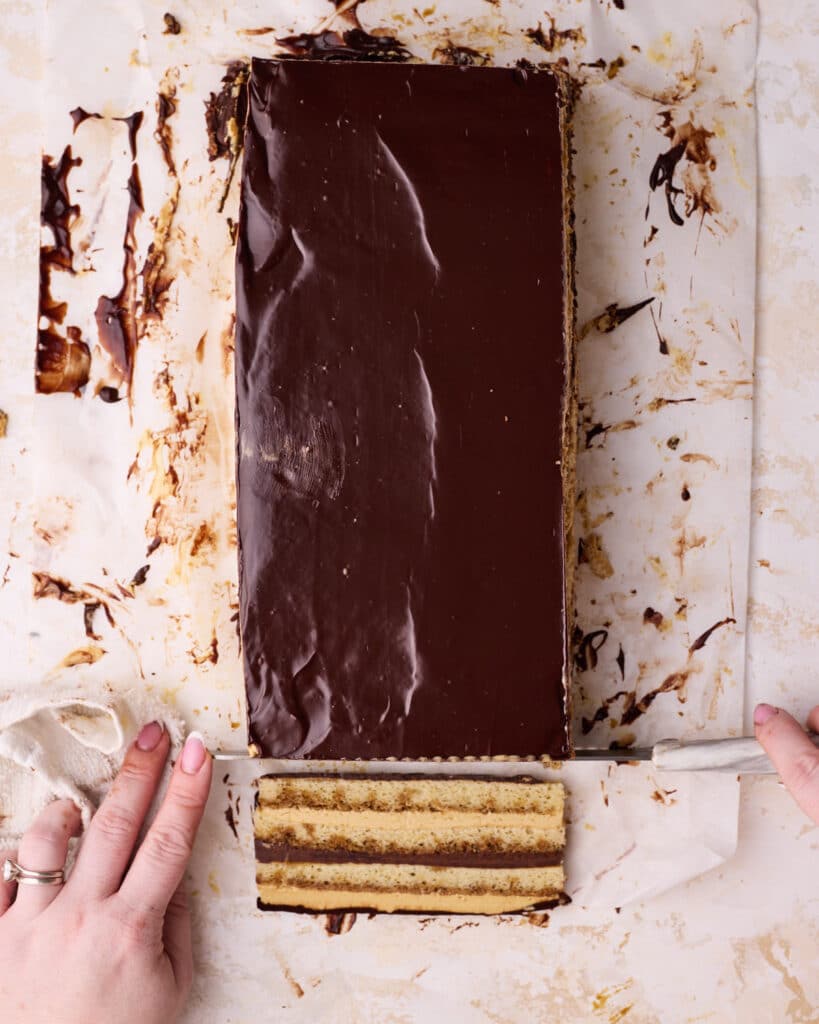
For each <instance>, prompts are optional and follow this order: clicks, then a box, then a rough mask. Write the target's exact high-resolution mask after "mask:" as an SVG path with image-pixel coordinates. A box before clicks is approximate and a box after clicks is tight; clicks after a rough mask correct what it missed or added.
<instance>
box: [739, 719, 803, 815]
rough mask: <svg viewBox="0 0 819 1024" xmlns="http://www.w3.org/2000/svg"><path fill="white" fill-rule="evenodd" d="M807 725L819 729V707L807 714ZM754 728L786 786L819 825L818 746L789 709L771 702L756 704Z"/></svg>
mask: <svg viewBox="0 0 819 1024" xmlns="http://www.w3.org/2000/svg"><path fill="white" fill-rule="evenodd" d="M807 725H808V728H809V729H810V730H811V731H812V732H819V706H817V707H815V708H814V709H813V710H812V711H811V712H810V714H809V715H808V721H807ZM754 728H755V731H756V738H757V739H758V740H759V742H760V743H761V744H762V746H763V747H764V748H765V750H766V752H767V753H768V756H769V757H770V759H771V761H772V762H773V764H774V767H775V768H776V770H777V771H778V772H779V777H780V779H781V780H782V782H783V784H784V785H785V788H786V789H787V790H788V791H789V792H790V794H791V796H793V798H794V799H795V800H796V802H797V803H798V804H799V806H800V807H801V808H802V810H803V811H804V812H805V814H807V815H808V817H809V818H813V820H814V821H815V822H816V824H817V825H819V749H817V748H816V747H815V746H814V745H813V743H812V742H811V740H810V739H809V738H808V736H807V734H806V733H805V730H804V729H803V728H802V726H801V725H799V723H798V722H797V721H796V720H795V719H794V718H792V717H791V716H790V715H789V714H788V712H787V711H783V710H782V709H781V708H775V707H772V706H771V705H770V704H758V705H757V706H756V709H755V710H754Z"/></svg>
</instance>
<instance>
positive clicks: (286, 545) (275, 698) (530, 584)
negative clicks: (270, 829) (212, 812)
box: [236, 61, 569, 758]
mask: <svg viewBox="0 0 819 1024" xmlns="http://www.w3.org/2000/svg"><path fill="white" fill-rule="evenodd" d="M559 102H560V101H559V97H558V88H557V84H556V81H555V78H554V77H553V76H552V75H551V74H548V73H532V74H529V75H528V76H527V78H526V80H525V81H524V80H522V78H521V76H520V75H519V74H518V73H517V72H514V71H511V70H506V69H494V68H486V69H480V68H475V69H464V68H453V67H433V66H420V65H387V66H384V65H379V64H373V63H361V64H351V63H342V64H338V63H331V64H322V63H316V62H312V61H280V62H263V61H259V62H256V63H254V66H253V74H252V77H251V90H250V116H249V123H248V129H247V133H246V152H245V160H244V176H243V190H242V191H243V201H242V211H241V222H240V232H239V245H238V250H237V295H238V300H237V335H236V361H237V372H236V380H237V420H238V423H237V426H238V486H239V499H238V525H239V536H240V567H241V580H242V583H241V628H242V640H243V649H244V660H245V679H246V685H247V690H248V707H249V719H250V723H249V724H250V740H251V742H254V743H256V744H257V745H258V747H259V749H260V751H261V753H262V754H263V755H275V756H290V757H331V758H377V757H385V756H397V757H420V756H434V755H448V756H464V755H487V754H488V755H491V754H501V755H513V754H519V755H527V754H544V753H545V754H550V755H552V756H555V757H565V756H566V755H567V754H568V752H569V743H568V736H567V725H566V718H565V713H564V682H563V678H564V671H565V668H566V664H565V662H566V637H565V614H566V613H565V607H564V603H565V602H564V560H563V523H562V477H561V469H560V462H561V460H562V457H563V451H562V440H563V436H562V428H563V407H564V402H565V393H564V392H565V380H566V368H565V358H564V353H565V350H564V339H563V310H564V285H563V275H562V271H561V268H562V266H563V205H562V204H563V200H562V144H561V129H560V124H559ZM305 111H311V112H312V113H311V116H310V117H306V116H305ZM274 154H275V156H274Z"/></svg>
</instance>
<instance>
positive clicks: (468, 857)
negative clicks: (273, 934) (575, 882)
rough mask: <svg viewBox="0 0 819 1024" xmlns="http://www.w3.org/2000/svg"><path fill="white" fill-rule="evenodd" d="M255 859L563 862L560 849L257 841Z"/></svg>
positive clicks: (493, 864)
mask: <svg viewBox="0 0 819 1024" xmlns="http://www.w3.org/2000/svg"><path fill="white" fill-rule="evenodd" d="M256 860H257V861H258V862H259V863H260V864H277V863H282V864H288V863H289V864H423V865H429V866H430V867H437V868H446V867H456V868H550V867H557V866H558V865H559V864H562V863H563V851H562V850H509V851H502V850H501V851H486V852H483V851H481V850H460V851H458V852H455V853H451V852H449V851H447V850H435V851H433V852H430V853H417V852H415V851H407V852H403V851H400V850H398V851H393V850H386V851H384V852H378V853H368V852H366V851H364V850H350V849H335V850H333V849H328V848H327V847H325V846H320V847H317V846H291V845H289V844H284V843H282V844H277V843H268V842H265V841H264V840H263V839H257V840H256Z"/></svg>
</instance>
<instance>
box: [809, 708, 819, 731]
mask: <svg viewBox="0 0 819 1024" xmlns="http://www.w3.org/2000/svg"><path fill="white" fill-rule="evenodd" d="M807 725H808V728H809V729H810V731H811V732H815V733H819V704H817V706H816V707H815V708H811V710H810V711H809V712H808V721H807Z"/></svg>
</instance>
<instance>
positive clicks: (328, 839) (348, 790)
mask: <svg viewBox="0 0 819 1024" xmlns="http://www.w3.org/2000/svg"><path fill="white" fill-rule="evenodd" d="M254 831H255V838H256V880H257V884H258V891H259V907H260V908H262V909H265V910H273V909H287V908H289V909H299V910H311V911H340V910H372V911H383V912H393V911H404V912H412V913H454V914H500V913H510V912H515V911H522V910H531V909H536V908H543V907H548V906H553V905H555V904H556V903H558V902H560V901H561V895H562V893H563V886H564V875H563V850H564V845H565V826H564V790H563V786H562V785H561V784H560V783H557V782H534V781H532V780H530V779H523V778H521V779H515V780H498V779H486V778H453V777H429V776H427V777H419V776H415V777H413V776H380V777H379V776H363V775H362V776H356V777H349V776H348V777H343V776H341V777H327V776H324V777H320V778H319V777H316V776H310V775H288V776H265V777H263V778H261V779H260V780H259V783H258V798H257V804H256V809H255V814H254Z"/></svg>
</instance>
